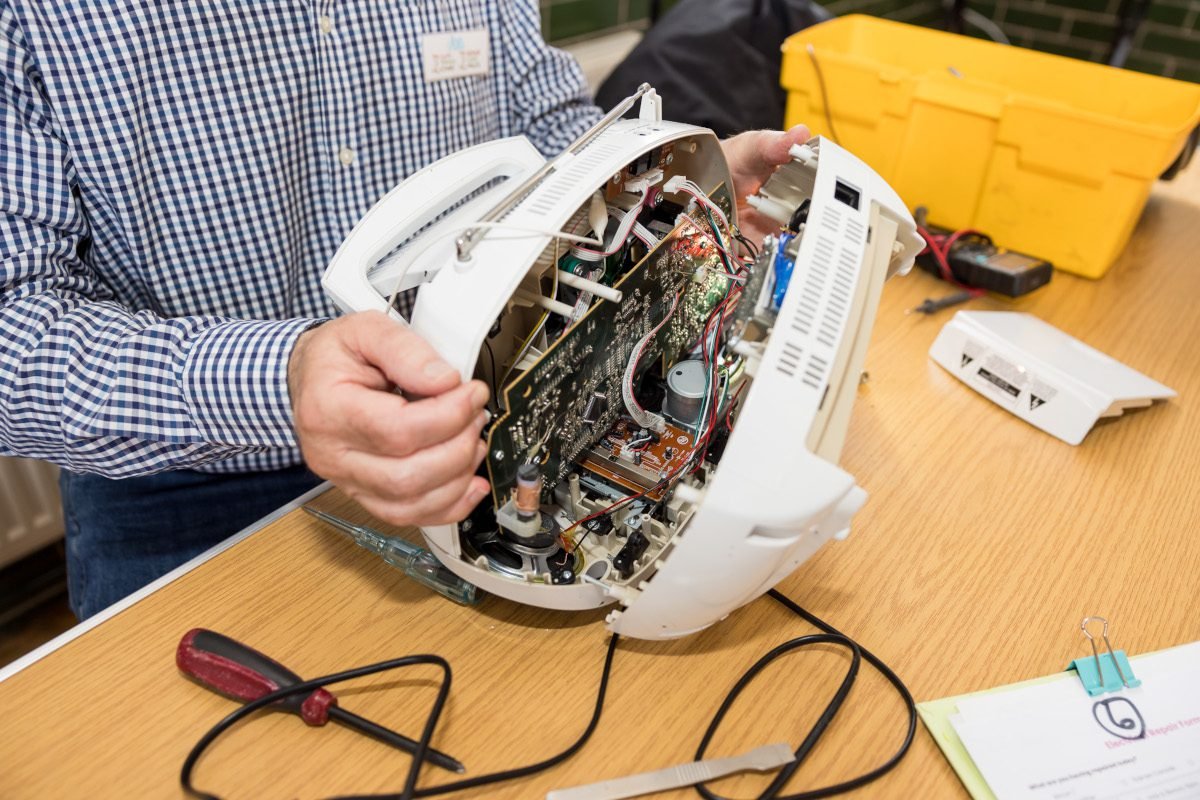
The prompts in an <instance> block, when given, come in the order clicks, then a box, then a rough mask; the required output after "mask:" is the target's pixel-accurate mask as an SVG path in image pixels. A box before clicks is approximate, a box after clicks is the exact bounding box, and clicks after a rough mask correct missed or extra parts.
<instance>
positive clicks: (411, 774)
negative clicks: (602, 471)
mask: <svg viewBox="0 0 1200 800" xmlns="http://www.w3.org/2000/svg"><path fill="white" fill-rule="evenodd" d="M769 594H770V596H771V597H772V599H774V600H776V601H777V602H779V603H780V604H782V605H783V606H784V607H785V608H787V609H788V610H790V611H791V612H792V613H794V614H796V615H797V616H799V617H800V618H801V619H804V620H805V621H806V622H808V623H809V624H811V625H813V626H814V627H816V628H818V629H820V630H821V631H823V632H824V633H820V634H814V635H809V636H801V637H798V638H796V639H792V640H790V641H787V642H784V643H783V644H781V645H779V646H778V647H776V648H774V649H773V650H771V652H769V653H767V654H766V655H764V656H763V657H762V658H760V659H759V660H758V661H757V662H756V663H755V664H754V665H753V666H751V667H750V669H748V670H747V671H746V672H745V673H744V674H743V675H742V677H740V678H739V679H738V680H737V682H736V683H735V684H734V686H733V688H732V689H731V690H730V691H729V693H728V694H727V695H726V696H725V700H724V702H722V703H721V707H720V708H719V709H718V710H717V713H716V714H715V715H714V716H713V719H712V722H711V723H709V726H708V729H707V730H706V731H705V732H704V736H703V738H702V739H701V740H700V747H699V748H698V749H697V751H696V759H697V760H700V759H702V758H703V757H704V752H705V750H706V749H707V748H708V745H709V743H710V742H711V741H712V738H713V736H714V735H715V734H716V732H717V729H718V728H719V727H720V725H721V722H722V721H723V720H724V719H725V715H726V714H727V713H728V711H729V709H730V708H731V707H732V706H733V704H734V701H736V700H737V698H738V696H739V695H740V694H741V693H742V691H743V690H744V689H745V688H746V687H747V686H749V685H750V683H752V682H753V680H754V679H755V677H757V676H758V675H759V674H760V673H761V672H762V670H763V669H764V668H766V666H767V665H768V664H770V663H771V662H772V661H774V660H775V659H777V658H779V657H780V656H783V655H785V654H787V653H790V652H792V651H793V650H798V649H801V648H804V647H809V646H812V645H817V644H835V645H840V646H842V647H845V648H846V649H847V650H849V651H850V667H849V669H847V671H846V677H845V678H843V679H842V683H841V685H840V686H839V687H838V690H837V692H836V693H835V694H834V696H833V698H832V699H831V700H830V701H829V703H828V705H827V706H826V707H825V711H824V712H823V713H822V714H821V716H820V718H819V719H818V720H817V722H816V723H815V724H814V725H813V727H812V728H811V729H810V730H809V732H808V734H807V735H806V736H805V738H804V741H803V742H802V743H801V744H800V746H799V747H798V748H797V749H796V759H795V761H792V762H790V763H789V764H787V765H786V766H785V767H784V768H783V769H781V770H780V771H779V774H778V775H776V777H775V779H774V780H773V781H772V782H771V784H770V785H769V786H768V787H767V788H766V789H765V790H764V791H763V792H762V793H761V794H759V796H758V798H757V800H802V799H803V800H810V799H811V798H819V797H830V796H832V795H835V794H841V793H842V792H848V791H850V790H851V789H857V788H858V787H860V786H864V785H866V784H868V783H870V782H871V781H874V780H875V779H877V778H879V777H881V776H883V775H884V774H886V773H887V772H889V771H890V770H891V769H892V768H894V767H895V766H896V765H897V764H899V763H900V760H901V759H902V758H904V755H905V754H906V753H907V752H908V749H909V747H910V746H911V745H912V741H913V737H914V736H915V734H916V730H917V708H916V704H915V703H914V702H913V698H912V694H910V693H909V691H908V689H907V687H905V685H904V683H903V682H902V681H901V680H900V678H899V676H897V675H896V673H895V672H893V671H892V670H891V669H890V668H889V667H888V666H887V665H886V664H884V663H883V661H881V660H880V659H879V658H878V657H876V656H875V655H873V654H872V653H871V652H870V651H868V650H864V649H863V648H861V647H859V646H858V644H856V643H855V642H854V640H853V639H850V638H849V637H848V636H845V635H843V634H842V633H840V632H838V631H837V630H836V629H834V628H833V627H832V626H830V625H829V624H827V623H826V622H824V621H823V620H821V619H820V618H818V617H816V616H813V615H812V614H810V613H809V612H807V611H805V610H804V609H803V608H801V607H800V606H799V605H797V604H796V603H795V602H794V601H792V600H791V599H790V598H788V597H786V596H784V595H783V594H781V593H780V592H778V591H776V590H775V589H772V590H771V591H770V592H769ZM618 641H620V637H619V636H617V635H616V634H613V635H612V637H611V638H609V640H608V649H607V652H606V654H605V657H604V667H603V669H602V671H601V673H600V686H599V689H598V690H597V692H596V705H595V707H594V708H593V710H592V716H591V719H590V720H589V721H588V724H587V727H586V728H584V731H583V733H581V734H580V735H579V737H578V738H577V739H576V740H575V741H574V742H573V743H572V744H571V745H570V746H568V747H567V748H566V749H565V750H562V751H561V752H559V753H557V754H556V755H553V756H550V757H549V758H546V759H543V760H542V761H538V762H535V763H533V764H529V765H527V766H523V767H515V768H513V769H507V770H501V771H499V772H492V773H488V774H486V775H480V776H478V777H475V778H467V779H464V780H460V781H453V782H451V783H444V784H441V785H438V786H427V787H422V788H417V785H416V783H417V776H418V775H419V774H420V772H421V767H422V766H423V764H424V762H425V758H426V755H427V753H428V752H429V743H430V741H431V740H432V739H433V733H434V730H435V729H436V728H437V723H438V720H439V719H440V718H441V715H442V710H443V709H444V707H445V705H446V699H447V697H449V695H450V681H451V676H452V673H451V669H450V664H449V663H448V662H447V661H446V660H445V659H444V658H442V657H441V656H436V655H414V656H405V657H403V658H394V659H390V660H388V661H380V662H379V663H377V664H370V665H368V666H365V667H357V668H355V669H349V670H345V671H343V672H335V673H333V674H332V675H326V676H323V677H320V678H313V679H312V680H310V681H304V682H303V683H297V684H294V685H292V686H288V687H286V688H283V689H280V690H278V691H275V692H271V693H270V694H268V695H264V696H263V697H260V698H259V699H258V700H255V701H253V702H250V703H247V704H245V705H244V706H242V707H241V708H239V709H237V710H236V711H234V712H233V713H231V714H229V715H228V716H227V717H225V718H224V719H222V720H221V721H220V722H218V723H217V724H216V725H214V726H213V727H212V728H210V729H209V730H208V732H207V733H205V734H204V735H203V736H202V737H200V740H199V741H198V742H197V743H196V745H195V746H194V747H193V748H192V750H191V752H190V753H188V756H187V758H186V759H185V760H184V762H183V769H182V770H181V771H180V775H179V782H180V785H181V786H182V787H183V789H184V791H185V792H187V793H188V794H189V795H191V796H193V797H199V798H203V800H220V797H219V796H218V795H215V794H212V793H211V792H205V791H203V790H200V789H197V788H196V787H195V786H194V785H193V783H192V773H193V772H194V771H195V767H196V763H197V762H198V761H199V760H200V756H202V755H203V754H204V751H205V750H207V749H208V747H209V746H210V745H211V744H212V743H213V742H214V741H216V739H217V737H219V736H220V735H221V734H222V733H224V732H225V731H227V730H229V728H231V727H233V726H234V725H235V724H237V723H238V722H240V721H241V720H243V719H245V718H246V717H248V716H250V715H251V714H253V713H254V712H255V711H258V710H259V709H261V708H265V707H266V706H269V705H271V704H272V703H274V702H276V701H278V700H282V699H283V698H285V697H289V696H291V695H294V694H308V693H311V692H312V691H314V690H315V689H318V688H320V687H322V686H332V685H334V684H337V683H342V682H343V681H348V680H353V679H355V678H362V677H365V676H367V675H374V674H376V673H379V672H386V671H388V670H393V669H399V668H402V667H410V666H416V665H421V664H426V665H434V666H437V667H439V668H440V669H441V670H442V675H443V679H442V682H441V685H439V686H438V692H437V697H436V698H435V699H434V702H433V707H432V708H431V709H430V711H429V716H428V718H427V719H426V720H425V728H424V729H423V730H422V732H421V739H420V741H419V742H418V744H417V749H416V752H415V753H413V757H412V764H411V765H410V766H409V770H408V776H407V778H406V780H405V785H404V790H403V791H402V792H398V793H390V794H371V795H353V796H347V797H340V798H336V800H415V798H420V797H435V796H438V795H443V794H449V793H451V792H459V791H463V790H466V789H477V788H479V787H481V786H488V785H491V784H494V783H501V782H504V781H510V780H516V779H519V778H525V777H528V776H530V775H534V774H536V773H539V772H542V771H544V770H547V769H550V768H551V767H553V766H556V765H558V764H560V763H562V762H563V761H566V760H567V759H568V758H570V757H571V756H573V755H575V753H577V752H578V751H579V750H580V749H581V748H582V747H583V746H584V745H585V744H586V743H587V741H588V740H589V739H590V738H591V737H592V734H593V733H594V732H595V730H596V726H597V725H598V724H599V722H600V714H601V712H602V711H603V710H604V698H605V695H606V694H607V692H608V680H609V676H610V675H611V674H612V665H613V657H614V655H615V654H616V652H617V643H618ZM861 659H866V660H867V662H868V663H869V664H871V666H873V667H875V669H877V670H878V671H879V672H880V674H881V675H883V676H884V677H885V678H886V679H887V680H888V681H889V682H890V683H891V684H892V686H894V687H895V688H896V691H897V693H898V694H899V695H900V697H901V699H902V700H903V701H904V704H905V707H906V709H907V711H908V730H907V733H906V735H905V737H904V742H903V743H902V744H901V745H900V748H899V750H897V751H896V753H895V754H894V755H893V756H892V757H891V758H889V759H888V760H887V761H885V762H884V763H883V764H882V765H880V766H878V767H876V768H875V769H873V770H871V771H869V772H866V773H864V774H862V775H860V776H858V777H856V778H852V779H850V780H848V781H843V782H842V783H838V784H834V785H831V786H826V787H823V788H820V789H813V790H810V791H807V792H801V793H799V794H793V795H781V794H780V791H781V790H782V789H783V787H784V785H785V784H786V783H787V782H788V780H790V779H791V777H792V775H793V774H794V773H795V772H796V770H798V769H799V768H800V766H801V764H802V763H803V762H804V759H805V758H806V757H807V756H808V754H809V753H810V752H812V749H813V748H814V747H815V746H816V745H817V742H818V741H820V739H821V737H822V736H823V735H824V734H825V731H826V730H827V729H828V727H829V725H830V724H831V723H832V722H833V719H834V717H836V716H837V713H838V711H839V710H840V709H841V707H842V704H843V703H844V702H845V700H846V697H847V696H848V695H849V693H850V689H851V687H852V686H853V685H854V681H855V679H856V678H857V676H858V669H859V664H860V661H861ZM695 789H696V791H697V792H699V793H700V795H701V796H702V797H704V798H706V800H723V798H721V797H720V796H719V795H715V794H713V793H712V792H710V791H709V790H708V789H707V788H705V787H704V786H703V785H697V786H696V787H695Z"/></svg>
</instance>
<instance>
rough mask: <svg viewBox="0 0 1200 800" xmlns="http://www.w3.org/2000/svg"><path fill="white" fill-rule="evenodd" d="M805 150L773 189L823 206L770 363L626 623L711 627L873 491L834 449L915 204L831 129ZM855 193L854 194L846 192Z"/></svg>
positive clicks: (908, 243) (651, 631)
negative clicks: (835, 139)
mask: <svg viewBox="0 0 1200 800" xmlns="http://www.w3.org/2000/svg"><path fill="white" fill-rule="evenodd" d="M802 155H803V156H804V158H803V159H801V158H800V157H798V155H797V153H795V152H794V153H793V159H794V160H793V162H792V164H790V165H788V167H785V168H784V170H783V171H781V173H780V174H778V175H777V176H776V178H773V179H772V180H771V181H770V182H768V184H767V186H765V187H764V192H763V194H768V195H769V196H774V197H786V199H785V200H783V201H781V203H782V205H783V207H786V208H788V209H789V210H788V214H789V215H790V213H791V211H792V210H794V209H795V207H796V205H798V203H799V200H800V199H802V196H808V195H810V194H811V200H812V205H811V207H810V209H809V215H808V221H807V225H806V232H805V235H804V236H803V238H802V240H801V244H800V250H799V252H798V254H797V257H796V265H795V268H794V270H793V272H792V277H791V282H790V283H789V284H788V290H787V294H786V295H785V297H784V300H783V304H782V305H781V307H780V310H779V316H778V318H777V319H776V322H775V327H774V330H773V333H772V335H771V337H770V339H769V340H768V341H767V345H766V349H765V352H764V353H763V357H762V362H761V364H760V365H759V366H758V369H757V374H756V377H755V378H754V381H753V383H751V385H750V386H749V388H748V389H747V395H746V398H745V402H744V405H743V407H742V411H741V414H740V415H739V416H738V420H737V425H736V426H735V428H734V432H733V435H732V436H731V437H730V439H729V443H728V445H727V446H726V448H725V453H724V455H723V456H722V458H721V463H720V466H719V467H718V469H717V471H716V474H715V476H714V477H713V479H712V481H711V483H710V484H709V486H708V488H707V491H706V492H705V493H704V495H703V498H702V500H701V502H700V507H699V510H698V511H697V512H696V514H695V516H694V517H693V518H692V519H691V521H690V523H689V524H688V526H687V528H686V530H683V531H681V532H679V533H678V534H677V535H676V538H675V541H674V546H673V547H672V548H671V549H670V550H669V551H668V552H667V554H666V556H665V557H664V558H662V559H661V560H660V563H659V564H658V571H657V572H656V573H655V574H654V577H653V580H651V581H649V582H648V583H646V584H644V585H642V586H641V587H639V588H638V590H637V592H636V594H627V595H626V596H625V597H623V598H622V603H623V605H625V606H626V607H625V608H624V609H623V610H621V611H617V612H614V613H613V614H611V615H610V616H609V622H610V627H611V628H612V630H614V631H616V632H617V633H621V634H623V635H627V636H634V637H637V638H641V639H664V638H672V637H678V636H685V635H687V634H689V633H693V632H695V631H698V630H701V629H703V628H705V627H708V626H709V625H711V624H713V623H714V622H716V621H718V620H720V619H723V618H724V617H725V616H726V615H728V614H729V613H730V612H732V611H733V610H735V609H737V608H738V607H740V606H742V605H745V604H746V603H748V602H750V601H751V600H753V599H755V598H757V597H758V596H760V595H762V594H764V593H765V592H766V591H767V590H768V589H770V588H771V587H773V586H774V585H775V584H776V583H778V582H779V581H780V580H782V579H783V578H785V577H786V576H787V575H789V574H790V573H791V572H792V571H793V570H795V569H796V567H798V566H799V565H800V564H802V563H803V562H804V561H805V560H806V559H807V558H808V557H809V556H811V555H812V554H813V553H814V552H816V550H817V549H818V548H819V547H820V546H821V545H822V544H824V543H825V542H826V541H828V540H829V539H830V538H835V537H836V538H842V537H844V536H845V535H847V534H848V532H849V524H850V518H851V517H852V516H853V514H854V513H855V512H856V511H858V509H859V508H861V507H862V505H863V503H864V502H865V501H866V497H867V495H866V492H865V491H863V490H862V489H861V488H859V487H858V486H856V485H855V482H854V478H853V477H852V476H851V475H849V474H848V473H846V472H845V471H843V470H842V469H840V468H839V467H838V466H836V461H837V458H838V457H839V455H840V453H841V448H842V443H843V441H844V439H845V433H846V427H847V425H848V424H849V416H850V410H851V407H852V405H853V402H854V394H855V391H856V388H857V386H858V382H859V376H860V374H861V372H862V363H863V360H864V358H865V356H866V345H867V342H868V340H869V339H870V334H871V328H872V325H873V323H874V320H875V311H876V309H877V307H878V304H879V295H880V292H881V290H882V287H883V282H884V280H886V278H887V277H888V275H889V273H896V272H899V273H906V272H907V271H908V270H909V269H911V267H912V263H913V260H914V259H915V257H916V254H917V252H919V250H920V247H919V245H918V239H917V238H916V232H915V231H916V226H915V224H914V223H913V221H912V217H911V216H910V215H909V213H908V211H907V209H905V208H904V205H903V204H902V203H901V202H900V199H899V198H898V197H897V196H896V194H895V192H893V191H892V190H891V188H890V187H889V186H887V184H886V183H884V182H883V180H882V179H881V178H879V176H878V175H876V174H875V173H874V172H873V171H872V170H871V169H870V168H869V167H867V166H866V165H865V164H863V163H862V162H861V161H859V160H858V159H857V158H855V157H854V156H852V155H851V154H850V153H848V152H847V151H845V150H843V149H842V148H840V147H838V146H837V145H835V144H833V143H832V142H829V141H827V140H823V139H822V140H819V142H818V144H817V146H816V147H808V146H805V148H804V152H803V153H802ZM847 187H848V188H849V189H851V190H852V192H851V193H849V194H847V193H846V192H845V191H844V189H845V188H847ZM793 192H794V193H795V194H794V195H793ZM854 193H857V201H856V203H855V205H856V206H857V207H855V206H852V205H849V204H847V202H844V201H843V200H842V199H839V198H846V199H852V198H853V197H854ZM868 239H869V240H870V241H868Z"/></svg>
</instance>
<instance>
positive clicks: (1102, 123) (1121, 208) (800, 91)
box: [782, 16, 1200, 278]
mask: <svg viewBox="0 0 1200 800" xmlns="http://www.w3.org/2000/svg"><path fill="white" fill-rule="evenodd" d="M809 44H811V45H812V46H813V53H812V55H810V53H809V52H808V49H807V46H808V45H809ZM814 57H815V60H816V65H817V66H819V68H820V75H821V77H822V78H823V79H824V84H825V90H826V91H827V92H828V97H824V96H823V92H822V90H821V82H820V81H819V80H818V75H817V71H816V69H815V68H814V64H813V61H814ZM782 82H783V86H784V88H785V89H787V91H788V102H787V124H788V125H794V124H796V123H799V122H803V123H805V124H807V125H808V126H809V127H810V128H811V129H812V130H813V131H814V133H820V134H824V135H828V134H829V133H830V131H829V126H828V125H827V123H826V120H825V103H826V102H828V103H829V110H830V114H831V116H832V117H833V123H834V128H835V129H836V132H837V137H835V138H837V139H838V141H839V143H840V144H842V145H844V146H845V147H847V148H848V149H849V150H850V151H851V152H853V153H854V154H855V155H857V156H858V157H860V158H862V159H863V160H864V161H866V162H867V163H868V164H870V165H871V166H872V167H874V168H875V170H876V171H877V172H879V173H880V174H881V175H882V176H883V177H884V178H885V179H886V180H887V181H888V182H889V183H891V185H892V186H893V187H894V188H895V189H896V191H897V192H899V193H900V196H901V197H903V198H904V200H905V202H907V203H908V204H909V205H910V206H914V207H915V206H918V205H923V206H925V207H927V208H928V209H929V220H930V222H932V223H934V224H937V225H941V226H944V227H947V228H968V227H970V228H978V229H979V230H981V231H983V232H985V233H987V234H989V235H991V236H992V237H993V238H994V239H995V240H996V242H997V243H999V244H1001V245H1003V246H1005V247H1009V248H1011V249H1013V250H1020V251H1023V252H1027V253H1030V254H1033V255H1036V256H1040V257H1042V258H1046V259H1049V260H1050V261H1052V262H1054V265H1055V266H1056V267H1058V268H1059V269H1064V270H1068V271H1070V272H1074V273H1077V274H1079V275H1084V276H1087V277H1089V278H1098V277H1100V276H1101V275H1103V274H1104V272H1105V271H1106V270H1107V269H1108V268H1109V266H1111V265H1112V263H1113V261H1114V260H1116V258H1117V256H1118V255H1119V254H1120V252H1121V249H1122V248H1123V247H1124V246H1125V243H1126V242H1127V241H1128V240H1129V235H1130V234H1131V233H1132V232H1133V226H1134V224H1135V223H1136V222H1137V219H1138V215H1139V214H1140V213H1141V210H1142V207H1143V206H1144V205H1145V203H1146V198H1147V197H1148V196H1149V194H1150V188H1151V186H1152V185H1153V184H1154V181H1155V179H1157V178H1158V176H1159V175H1160V174H1161V173H1162V172H1163V170H1165V169H1166V168H1167V167H1168V166H1170V164H1171V163H1172V162H1173V161H1174V160H1175V158H1176V156H1177V155H1178V154H1179V152H1180V150H1181V148H1182V147H1183V144H1184V142H1185V141H1186V139H1187V137H1188V135H1189V134H1190V132H1191V131H1192V129H1193V128H1194V127H1195V126H1196V124H1197V122H1198V121H1200V84H1192V83H1185V82H1182V81H1175V80H1168V79H1166V78H1159V77H1155V76H1152V75H1143V74H1141V73H1137V72H1129V71H1126V70H1121V69H1114V68H1112V67H1107V66H1103V65H1100V64H1092V63H1088V62H1086V61H1077V60H1075V59H1070V58H1063V57H1060V56H1054V55H1049V54H1046V53H1038V52H1035V51H1033V50H1024V49H1021V48H1017V47H1008V46H1005V45H1000V44H995V43H992V42H986V41H981V40H977V39H971V38H968V37H965V36H957V35H954V34H950V33H943V32H941V31H935V30H929V29H926V28H918V27H914V26H912V25H904V24H901V23H898V22H890V21H887V20H882V19H877V18H874V17H864V16H848V17H841V18H838V19H833V20H830V21H829V22H824V23H822V24H820V25H816V26H813V27H811V28H808V29H805V30H803V31H800V32H799V33H797V34H795V35H794V36H792V37H790V38H789V39H788V40H787V42H786V43H785V44H784V48H783V76H782Z"/></svg>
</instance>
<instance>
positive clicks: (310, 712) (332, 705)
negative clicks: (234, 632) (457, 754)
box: [175, 628, 466, 772]
mask: <svg viewBox="0 0 1200 800" xmlns="http://www.w3.org/2000/svg"><path fill="white" fill-rule="evenodd" d="M175 663H176V664H177V665H178V666H179V669H180V671H181V672H183V673H184V674H185V675H188V676H190V677H191V678H194V679H195V680H196V681H198V682H199V683H200V685H201V686H204V687H205V688H207V689H212V690H213V691H215V692H217V693H219V694H223V695H225V696H226V697H231V698H233V699H234V700H241V701H242V702H246V703H248V702H250V701H252V700H257V699H258V698H260V697H263V696H265V695H267V694H270V693H271V692H274V691H277V690H279V689H283V688H285V687H287V686H294V685H296V684H297V683H301V682H302V681H301V678H300V676H299V675H297V674H296V673H294V672H292V671H291V670H289V669H287V668H286V667H284V666H283V665H282V664H280V663H279V662H278V661H274V660H272V659H270V658H268V657H267V656H265V655H263V654H262V653H260V652H258V651H257V650H254V649H253V648H250V647H247V646H246V645H244V644H242V643H241V642H238V641H235V640H233V639H230V638H229V637H228V636H224V635H222V634H220V633H216V632H215V631H210V630H205V629H204V628H193V629H192V630H190V631H188V632H187V633H185V634H184V635H183V638H182V639H180V641H179V649H177V650H176V651H175ZM276 705H277V706H278V707H279V708H282V709H283V710H285V711H289V712H291V713H292V714H296V715H298V716H299V717H300V718H301V719H303V720H304V721H305V722H307V723H308V724H309V725H324V724H325V723H326V722H328V721H329V720H330V719H334V720H336V721H337V722H340V723H342V724H343V725H346V726H349V727H351V728H354V729H355V730H357V731H359V732H360V733H365V734H366V735H367V736H371V737H373V738H375V739H378V740H379V741H381V742H384V743H385V744H390V745H392V746H393V747H396V748H399V749H400V750H403V751H404V752H406V753H414V752H416V749H417V743H416V742H415V741H413V740H412V739H410V738H408V737H407V736H404V735H403V734H399V733H396V732H395V731H392V730H389V729H387V728H385V727H383V726H382V725H377V724H375V723H374V722H371V721H370V720H368V719H364V718H362V717H360V716H358V715H357V714H354V713H352V712H350V711H347V710H346V709H344V708H342V707H341V706H339V705H338V704H337V698H336V697H334V696H333V694H332V693H330V692H329V691H328V690H327V689H316V690H315V691H313V692H312V693H311V694H308V695H298V694H297V695H292V696H290V697H285V698H283V699H282V700H280V701H279V702H278V703H277V704H276ZM426 752H427V753H428V758H429V763H431V764H437V765H438V766H439V767H442V768H443V769H448V770H451V771H452V772H465V771H466V770H465V768H464V767H463V765H462V763H461V762H459V761H458V760H457V759H455V758H451V757H450V756H448V755H446V754H445V753H443V752H440V751H438V750H434V749H433V748H429V750H427V751H426Z"/></svg>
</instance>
